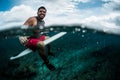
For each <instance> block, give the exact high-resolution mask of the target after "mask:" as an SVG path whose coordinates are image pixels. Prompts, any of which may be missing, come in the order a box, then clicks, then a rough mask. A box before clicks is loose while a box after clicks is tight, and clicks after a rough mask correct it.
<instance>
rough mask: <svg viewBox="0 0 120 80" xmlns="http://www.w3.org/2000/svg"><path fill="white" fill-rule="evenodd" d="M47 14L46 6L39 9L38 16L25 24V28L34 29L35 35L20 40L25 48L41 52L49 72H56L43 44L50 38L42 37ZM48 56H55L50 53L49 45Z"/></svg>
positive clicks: (22, 37)
mask: <svg viewBox="0 0 120 80" xmlns="http://www.w3.org/2000/svg"><path fill="white" fill-rule="evenodd" d="M46 12H47V10H46V8H45V7H44V6H41V7H39V8H38V11H37V16H34V17H30V18H29V19H28V20H26V22H25V23H24V27H26V28H33V29H32V32H33V35H32V36H30V37H28V36H21V37H19V40H20V42H21V44H23V45H24V46H26V47H28V48H30V49H32V50H33V51H36V50H37V51H38V52H39V55H40V57H41V58H42V59H43V61H44V64H46V66H47V68H48V69H49V70H55V66H53V65H52V64H51V63H50V62H49V60H48V58H47V54H46V50H45V45H44V43H43V41H44V40H46V39H48V36H45V35H41V30H43V29H44V25H45V22H44V20H43V19H44V17H45V16H46ZM48 55H53V54H52V53H51V52H50V46H49V45H48Z"/></svg>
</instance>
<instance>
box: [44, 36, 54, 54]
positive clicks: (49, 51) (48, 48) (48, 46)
mask: <svg viewBox="0 0 120 80" xmlns="http://www.w3.org/2000/svg"><path fill="white" fill-rule="evenodd" d="M49 38H50V37H49V36H45V40H46V39H49ZM47 50H48V55H51V56H55V55H54V54H53V52H51V46H50V44H48V45H47Z"/></svg>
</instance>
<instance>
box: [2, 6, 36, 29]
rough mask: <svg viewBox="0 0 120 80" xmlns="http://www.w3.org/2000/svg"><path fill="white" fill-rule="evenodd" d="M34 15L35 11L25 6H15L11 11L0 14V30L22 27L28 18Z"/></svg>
mask: <svg viewBox="0 0 120 80" xmlns="http://www.w3.org/2000/svg"><path fill="white" fill-rule="evenodd" d="M33 15H35V11H34V10H33V9H32V8H30V7H29V6H25V5H20V6H15V7H13V8H12V9H11V10H10V11H5V12H0V16H1V24H0V26H1V27H0V30H5V29H9V28H11V27H16V26H20V25H22V24H23V23H24V21H25V20H26V19H27V18H28V17H30V16H33Z"/></svg>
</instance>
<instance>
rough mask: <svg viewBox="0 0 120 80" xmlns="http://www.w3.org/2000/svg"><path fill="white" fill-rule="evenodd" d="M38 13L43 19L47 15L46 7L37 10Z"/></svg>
mask: <svg viewBox="0 0 120 80" xmlns="http://www.w3.org/2000/svg"><path fill="white" fill-rule="evenodd" d="M37 15H38V17H39V18H40V19H43V18H44V17H45V15H46V10H45V9H39V11H38V12H37Z"/></svg>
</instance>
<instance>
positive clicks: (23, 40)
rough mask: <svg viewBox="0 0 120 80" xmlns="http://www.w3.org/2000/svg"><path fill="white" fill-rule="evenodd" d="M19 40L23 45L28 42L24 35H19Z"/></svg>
mask: <svg viewBox="0 0 120 80" xmlns="http://www.w3.org/2000/svg"><path fill="white" fill-rule="evenodd" d="M19 40H20V43H21V44H23V45H26V44H27V42H28V39H27V37H26V36H24V37H23V36H22V37H19Z"/></svg>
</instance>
